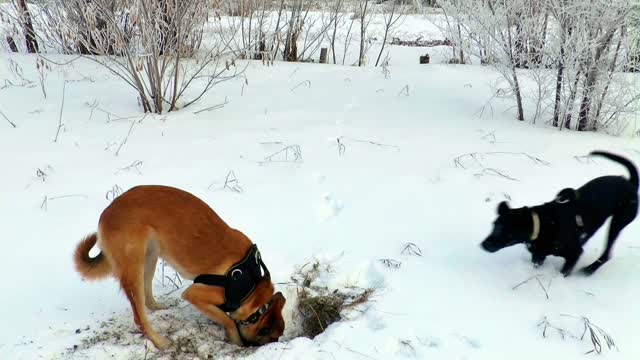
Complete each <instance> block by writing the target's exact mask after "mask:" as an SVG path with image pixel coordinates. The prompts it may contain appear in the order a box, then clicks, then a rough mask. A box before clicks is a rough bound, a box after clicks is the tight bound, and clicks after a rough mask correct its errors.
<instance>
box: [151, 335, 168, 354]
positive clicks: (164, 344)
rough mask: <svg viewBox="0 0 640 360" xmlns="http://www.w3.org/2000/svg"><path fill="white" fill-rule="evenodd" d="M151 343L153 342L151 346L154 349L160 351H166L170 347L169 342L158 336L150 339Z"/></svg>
mask: <svg viewBox="0 0 640 360" xmlns="http://www.w3.org/2000/svg"><path fill="white" fill-rule="evenodd" d="M151 342H153V345H155V347H156V348H157V349H158V350H160V351H164V350H167V349H168V348H169V347H170V346H171V340H169V339H167V338H166V337H164V336H160V335H158V336H157V337H156V338H154V339H151Z"/></svg>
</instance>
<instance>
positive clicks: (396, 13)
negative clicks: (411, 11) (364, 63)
mask: <svg viewBox="0 0 640 360" xmlns="http://www.w3.org/2000/svg"><path fill="white" fill-rule="evenodd" d="M405 10H406V9H405V7H404V6H402V5H398V2H397V1H395V0H394V1H391V4H390V5H389V4H386V6H385V7H384V8H383V11H382V16H383V18H384V36H383V38H382V46H381V47H380V52H379V53H378V58H377V59H376V65H375V66H378V63H379V62H380V57H381V56H382V52H384V47H385V45H386V44H387V39H388V37H389V34H390V33H392V32H393V30H394V29H395V27H396V26H397V25H398V23H399V22H400V20H402V19H403V18H404V15H405Z"/></svg>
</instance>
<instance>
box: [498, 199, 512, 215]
mask: <svg viewBox="0 0 640 360" xmlns="http://www.w3.org/2000/svg"><path fill="white" fill-rule="evenodd" d="M508 211H509V204H508V203H507V202H506V201H502V202H500V204H498V215H504V214H506V213H507V212H508Z"/></svg>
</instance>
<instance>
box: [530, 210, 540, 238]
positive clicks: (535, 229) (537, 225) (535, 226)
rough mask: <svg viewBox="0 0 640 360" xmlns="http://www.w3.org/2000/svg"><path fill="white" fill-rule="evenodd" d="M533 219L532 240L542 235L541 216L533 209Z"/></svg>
mask: <svg viewBox="0 0 640 360" xmlns="http://www.w3.org/2000/svg"><path fill="white" fill-rule="evenodd" d="M531 220H532V221H533V231H531V241H534V240H536V239H537V238H538V236H540V216H538V213H536V212H535V211H531Z"/></svg>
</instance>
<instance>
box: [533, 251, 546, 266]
mask: <svg viewBox="0 0 640 360" xmlns="http://www.w3.org/2000/svg"><path fill="white" fill-rule="evenodd" d="M546 258H547V255H544V254H541V253H532V254H531V262H532V263H533V267H534V268H539V267H540V266H542V264H544V261H545V259H546Z"/></svg>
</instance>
